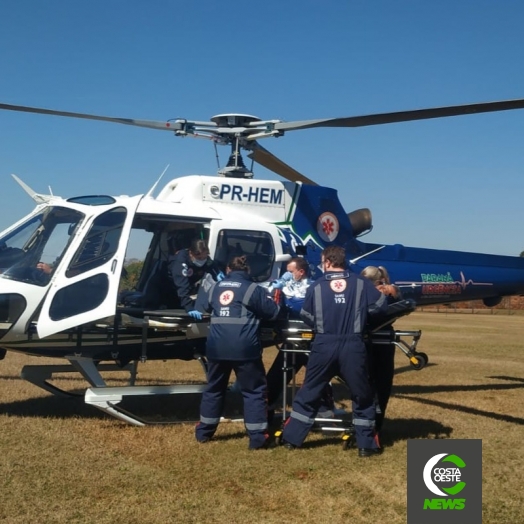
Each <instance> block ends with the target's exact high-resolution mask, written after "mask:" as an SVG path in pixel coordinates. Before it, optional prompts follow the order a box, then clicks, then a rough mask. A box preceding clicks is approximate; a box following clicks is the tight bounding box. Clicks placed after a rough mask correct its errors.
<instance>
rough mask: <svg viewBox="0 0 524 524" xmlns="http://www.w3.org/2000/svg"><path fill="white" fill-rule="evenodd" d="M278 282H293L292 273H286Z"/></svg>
mask: <svg viewBox="0 0 524 524" xmlns="http://www.w3.org/2000/svg"><path fill="white" fill-rule="evenodd" d="M280 280H283V281H284V282H289V281H290V280H293V273H291V272H290V271H286V272H285V273H284V274H283V275H282V276H281V277H280Z"/></svg>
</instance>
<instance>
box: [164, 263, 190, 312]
mask: <svg viewBox="0 0 524 524" xmlns="http://www.w3.org/2000/svg"><path fill="white" fill-rule="evenodd" d="M170 269H171V277H172V278H173V283H174V284H175V288H176V293H177V295H178V298H179V299H180V306H181V307H182V308H183V309H185V310H186V311H188V312H189V311H191V310H193V309H195V303H194V301H193V300H192V299H191V297H190V292H191V286H190V284H189V279H188V277H187V270H188V266H187V264H186V262H185V261H184V259H183V257H182V256H178V255H177V256H176V257H175V258H174V260H173V261H172V262H171V264H170ZM184 273H186V274H184Z"/></svg>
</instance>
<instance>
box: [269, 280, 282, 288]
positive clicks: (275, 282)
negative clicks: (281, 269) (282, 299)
mask: <svg viewBox="0 0 524 524" xmlns="http://www.w3.org/2000/svg"><path fill="white" fill-rule="evenodd" d="M271 287H272V288H273V289H282V288H283V287H284V282H282V280H273V282H271Z"/></svg>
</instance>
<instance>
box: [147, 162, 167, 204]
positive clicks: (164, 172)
mask: <svg viewBox="0 0 524 524" xmlns="http://www.w3.org/2000/svg"><path fill="white" fill-rule="evenodd" d="M168 168H169V164H167V166H166V167H165V169H164V171H162V174H161V175H160V176H159V177H158V180H157V181H156V182H155V183H154V184H153V187H152V188H151V189H150V190H149V191H148V192H147V193H146V197H151V196H153V191H154V190H155V188H156V186H158V183H159V182H160V180H162V177H163V176H164V175H165V174H166V171H167V170H168Z"/></svg>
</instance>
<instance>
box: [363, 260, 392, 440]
mask: <svg viewBox="0 0 524 524" xmlns="http://www.w3.org/2000/svg"><path fill="white" fill-rule="evenodd" d="M360 274H361V275H362V276H363V277H365V278H368V279H369V280H370V281H371V282H372V283H373V284H374V285H375V287H376V288H377V289H378V290H379V291H380V292H382V293H384V295H386V299H387V302H388V304H393V303H394V302H397V301H399V300H401V299H402V294H401V292H400V289H399V288H398V287H397V286H395V285H394V284H392V283H391V281H390V279H389V273H388V271H387V270H386V268H385V267H383V266H378V267H376V266H367V267H366V268H364V269H363V270H362V272H361V273H360ZM369 328H370V329H373V322H371V325H370V326H369ZM380 330H381V331H389V332H390V333H391V332H393V331H394V328H393V322H391V323H390V324H388V325H386V326H382V327H381V328H380ZM390 340H393V338H392V337H390ZM369 345H370V350H371V355H370V359H371V363H370V379H371V384H372V385H373V387H374V388H375V396H376V418H375V427H376V430H377V431H380V430H381V429H382V425H383V423H384V418H385V416H386V408H387V406H388V402H389V397H390V396H391V391H392V389H393V377H394V375H395V346H394V344H373V342H370V343H369Z"/></svg>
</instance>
